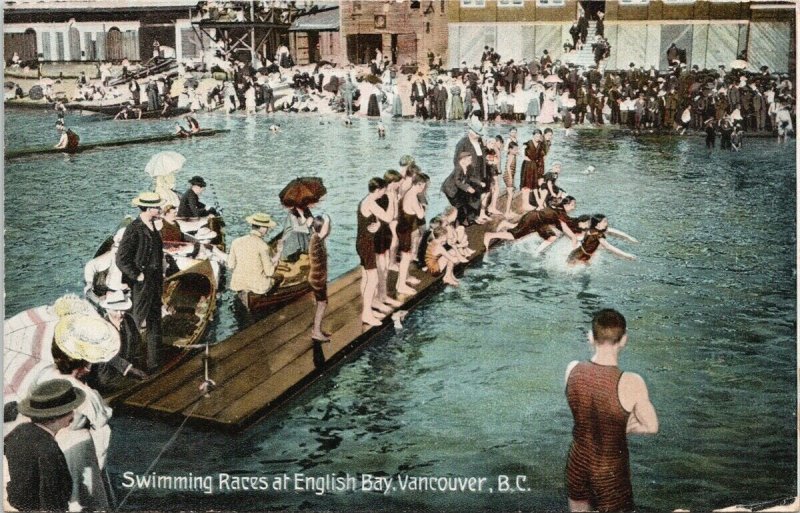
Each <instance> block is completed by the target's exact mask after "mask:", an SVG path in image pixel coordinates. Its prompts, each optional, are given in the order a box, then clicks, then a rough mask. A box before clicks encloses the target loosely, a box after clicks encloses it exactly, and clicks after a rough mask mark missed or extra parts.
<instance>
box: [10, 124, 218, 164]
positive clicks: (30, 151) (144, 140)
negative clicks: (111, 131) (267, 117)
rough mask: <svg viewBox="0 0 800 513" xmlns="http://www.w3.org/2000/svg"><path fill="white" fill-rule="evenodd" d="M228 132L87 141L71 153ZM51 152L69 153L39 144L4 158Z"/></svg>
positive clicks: (15, 151)
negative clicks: (87, 142) (36, 146)
mask: <svg viewBox="0 0 800 513" xmlns="http://www.w3.org/2000/svg"><path fill="white" fill-rule="evenodd" d="M227 132H230V130H227V129H210V128H204V129H202V130H200V131H199V132H195V133H193V134H191V135H189V136H186V137H181V136H179V135H176V134H167V135H155V136H148V137H138V138H134V139H116V140H112V141H103V142H97V143H89V144H81V145H80V146H78V148H77V149H76V150H75V151H74V152H73V153H82V152H84V151H86V150H92V149H95V148H108V147H117V146H128V145H131V144H148V143H154V142H168V141H182V140H185V139H191V138H194V137H209V136H212V135H217V134H224V133H227ZM53 153H69V152H68V151H66V150H64V149H57V148H53V147H52V146H40V147H38V148H26V149H22V150H11V151H7V152H6V154H5V158H6V160H11V159H15V158H20V157H27V156H32V155H48V154H53Z"/></svg>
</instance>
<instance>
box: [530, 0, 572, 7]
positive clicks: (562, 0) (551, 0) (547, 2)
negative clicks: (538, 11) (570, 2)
mask: <svg viewBox="0 0 800 513" xmlns="http://www.w3.org/2000/svg"><path fill="white" fill-rule="evenodd" d="M564 4H566V0H536V7H564Z"/></svg>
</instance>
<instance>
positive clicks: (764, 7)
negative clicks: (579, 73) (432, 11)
mask: <svg viewBox="0 0 800 513" xmlns="http://www.w3.org/2000/svg"><path fill="white" fill-rule="evenodd" d="M579 9H583V10H585V11H586V12H587V13H589V14H590V15H593V14H594V13H596V12H597V11H603V12H604V14H605V17H604V20H605V37H606V39H608V41H609V43H610V45H611V56H610V58H609V60H608V62H607V63H606V68H607V69H627V68H628V66H629V64H630V63H634V64H636V65H637V66H645V67H650V66H656V67H657V68H660V69H663V68H665V67H666V65H667V62H666V50H667V48H668V47H669V46H670V45H671V44H672V43H675V44H676V45H677V46H678V47H679V48H682V49H684V50H685V51H686V56H687V64H688V65H689V66H690V67H691V66H693V65H697V66H698V67H700V68H701V69H702V68H716V67H717V66H718V65H725V66H729V64H730V63H731V62H732V61H734V60H736V59H737V58H738V57H739V56H740V55H741V54H742V53H743V52H744V53H745V55H746V56H747V60H748V62H749V66H750V70H751V71H756V70H758V68H759V67H760V66H762V65H767V66H769V67H770V69H771V70H773V71H777V72H790V73H794V69H795V68H794V62H795V37H796V36H795V31H796V26H795V24H796V21H795V3H794V2H788V1H783V2H782V1H758V0H752V1H740V0H733V1H729V0H619V1H600V0H592V1H578V0H448V2H447V17H448V47H449V49H450V57H449V60H448V65H449V66H451V67H456V66H458V65H459V64H460V63H461V62H462V61H467V63H469V64H475V63H478V62H480V58H481V54H482V52H483V48H484V46H489V47H493V48H495V50H496V51H497V52H498V53H499V54H500V55H501V58H502V60H508V59H515V60H516V61H519V60H521V59H523V58H527V59H530V58H534V57H536V58H538V57H540V56H541V55H542V53H543V51H544V50H548V52H549V53H550V55H551V56H552V58H553V59H559V58H561V56H562V55H563V53H564V43H565V42H571V41H572V38H571V36H570V34H569V29H570V26H571V25H572V22H573V21H574V20H575V19H576V18H577V13H578V10H579ZM590 17H591V16H590Z"/></svg>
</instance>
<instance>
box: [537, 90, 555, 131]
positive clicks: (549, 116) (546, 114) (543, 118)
mask: <svg viewBox="0 0 800 513" xmlns="http://www.w3.org/2000/svg"><path fill="white" fill-rule="evenodd" d="M556 114H557V113H556V93H555V88H554V87H549V88H547V90H546V91H545V92H544V102H542V111H541V112H540V113H539V117H538V118H537V121H538V122H539V123H542V124H548V123H553V122H554V121H555V117H556Z"/></svg>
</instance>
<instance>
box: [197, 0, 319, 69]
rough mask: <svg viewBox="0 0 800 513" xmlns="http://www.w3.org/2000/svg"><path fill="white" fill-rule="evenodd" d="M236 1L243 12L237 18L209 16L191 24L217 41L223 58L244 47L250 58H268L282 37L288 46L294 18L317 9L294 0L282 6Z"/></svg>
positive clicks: (252, 1) (279, 43)
mask: <svg viewBox="0 0 800 513" xmlns="http://www.w3.org/2000/svg"><path fill="white" fill-rule="evenodd" d="M236 4H237V6H238V8H239V9H240V10H241V11H240V12H241V13H242V15H243V16H241V17H239V19H228V18H217V19H212V18H213V17H212V18H207V19H202V20H200V21H193V22H192V27H193V29H194V30H195V32H196V31H197V30H200V31H202V32H203V33H204V34H206V35H207V36H208V37H210V38H211V39H212V40H213V41H214V42H215V43H217V44H218V45H220V46H221V48H222V52H223V54H224V56H225V58H229V57H231V54H234V53H236V52H241V51H246V52H250V62H253V61H255V60H256V58H258V59H262V58H263V59H269V60H272V59H273V56H274V54H275V51H276V50H277V48H278V47H279V46H280V45H281V44H282V43H283V42H284V41H283V40H286V41H285V44H286V45H287V46H288V44H289V43H288V37H289V27H291V25H292V23H294V20H295V19H296V18H297V17H298V16H301V15H303V14H308V13H310V12H316V9H317V8H312V9H311V10H306V9H301V8H297V7H295V2H288V3H287V6H286V7H276V6H269V7H263V3H262V2H256V1H254V0H250V1H244V2H242V1H240V2H237V3H236Z"/></svg>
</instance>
